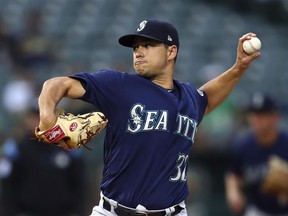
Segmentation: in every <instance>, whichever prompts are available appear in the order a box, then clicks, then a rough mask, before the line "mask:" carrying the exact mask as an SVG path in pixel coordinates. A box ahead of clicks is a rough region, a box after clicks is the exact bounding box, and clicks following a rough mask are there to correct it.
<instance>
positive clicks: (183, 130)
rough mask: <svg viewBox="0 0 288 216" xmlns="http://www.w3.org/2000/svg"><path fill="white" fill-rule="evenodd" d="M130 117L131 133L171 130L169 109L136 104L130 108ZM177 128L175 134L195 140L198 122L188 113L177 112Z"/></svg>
mask: <svg viewBox="0 0 288 216" xmlns="http://www.w3.org/2000/svg"><path fill="white" fill-rule="evenodd" d="M130 117H131V118H130V119H129V120H128V125H127V131H128V132H130V133H139V132H147V131H169V129H168V128H167V122H168V117H169V113H168V111H167V110H145V106H144V105H142V104H135V105H133V106H132V108H131V110H130ZM175 124H177V127H176V128H177V129H176V131H175V132H174V134H177V135H180V136H183V137H185V138H186V139H189V140H192V141H194V137H195V133H196V129H197V122H196V121H195V120H194V119H191V118H189V117H188V116H186V115H182V114H180V113H178V114H177V119H176V122H175Z"/></svg>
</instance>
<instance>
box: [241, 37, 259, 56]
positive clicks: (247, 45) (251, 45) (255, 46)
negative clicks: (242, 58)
mask: <svg viewBox="0 0 288 216" xmlns="http://www.w3.org/2000/svg"><path fill="white" fill-rule="evenodd" d="M260 49H261V41H260V40H259V38H257V37H252V38H251V39H250V40H245V41H244V42H243V50H244V51H245V53H247V54H248V55H251V54H253V53H255V52H258V51H259V50H260Z"/></svg>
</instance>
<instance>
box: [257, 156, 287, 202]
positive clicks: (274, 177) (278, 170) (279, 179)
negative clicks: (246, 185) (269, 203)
mask: <svg viewBox="0 0 288 216" xmlns="http://www.w3.org/2000/svg"><path fill="white" fill-rule="evenodd" d="M262 190H263V191H264V192H266V193H269V194H273V195H275V196H277V197H286V198H288V162H287V161H286V160H284V159H282V158H280V157H278V156H272V157H271V158H270V160H269V165H268V172H267V176H266V178H265V180H264V181H263V183H262Z"/></svg>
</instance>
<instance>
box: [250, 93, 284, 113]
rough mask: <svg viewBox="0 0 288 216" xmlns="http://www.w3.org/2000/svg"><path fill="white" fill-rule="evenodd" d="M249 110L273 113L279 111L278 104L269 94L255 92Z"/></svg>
mask: <svg viewBox="0 0 288 216" xmlns="http://www.w3.org/2000/svg"><path fill="white" fill-rule="evenodd" d="M248 111H249V112H259V113H260V112H261V113H271V112H278V111H279V107H278V104H276V102H275V101H274V100H273V99H272V98H271V97H270V96H268V95H265V94H262V93H255V94H254V95H253V96H252V98H251V102H250V105H249V107H248Z"/></svg>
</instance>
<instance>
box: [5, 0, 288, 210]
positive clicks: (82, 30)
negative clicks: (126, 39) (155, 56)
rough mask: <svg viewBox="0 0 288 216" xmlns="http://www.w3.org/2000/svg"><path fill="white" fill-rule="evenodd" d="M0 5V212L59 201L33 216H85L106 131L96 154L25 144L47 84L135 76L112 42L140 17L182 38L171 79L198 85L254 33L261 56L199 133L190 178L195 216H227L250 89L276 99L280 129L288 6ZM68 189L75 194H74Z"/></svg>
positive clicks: (61, 1)
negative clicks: (109, 73)
mask: <svg viewBox="0 0 288 216" xmlns="http://www.w3.org/2000/svg"><path fill="white" fill-rule="evenodd" d="M0 5H1V7H0V75H1V78H0V93H1V95H0V96H1V98H0V99H1V105H0V144H1V146H0V180H1V185H0V193H1V197H2V201H1V203H0V209H4V210H3V212H5V213H2V214H1V215H3V216H14V215H17V214H18V213H15V211H16V209H18V208H19V209H21V208H24V207H23V206H29V205H30V206H32V207H31V208H33V206H41V205H42V204H43V203H47V200H50V201H53V198H55V199H56V197H57V199H56V200H57V203H60V202H62V201H63V200H66V203H65V201H63V203H61V205H60V206H56V204H55V206H53V205H52V206H49V208H50V209H58V210H59V212H58V213H56V212H50V213H48V212H47V211H48V210H45V211H46V213H47V214H44V213H38V214H35V215H37V216H44V215H50V216H56V215H57V216H58V215H59V216H65V215H67V216H68V215H88V214H90V212H91V210H92V207H93V206H94V205H96V204H97V203H98V201H99V181H100V178H101V171H102V141H103V134H101V135H100V136H98V137H97V138H96V139H95V141H94V142H93V143H91V144H90V147H91V148H92V149H93V151H88V150H86V149H80V150H76V151H72V152H69V153H67V152H65V151H62V150H61V149H60V148H59V149H58V148H56V147H54V146H48V147H46V145H45V147H43V148H41V147H40V148H39V145H41V144H40V143H37V144H36V143H35V140H33V139H31V138H33V131H34V127H35V126H36V125H37V123H36V122H37V121H38V119H37V115H36V116H35V115H33V113H34V114H35V113H37V97H38V95H39V93H40V91H41V86H42V84H43V82H44V81H45V80H46V79H48V78H51V77H53V76H65V75H69V74H72V73H74V72H80V71H88V72H89V71H97V70H100V69H102V68H115V69H118V70H123V71H132V70H133V68H132V64H131V61H132V53H131V50H130V49H125V48H123V47H121V46H120V45H118V38H119V37H120V36H122V35H123V34H126V33H127V32H131V31H134V29H135V28H136V26H137V25H138V23H140V22H141V21H142V20H144V19H151V18H152V19H164V20H167V21H169V22H171V23H172V24H174V25H175V27H176V28H177V29H178V31H179V35H180V53H179V57H178V60H177V64H176V74H175V75H176V78H177V79H179V80H180V81H185V82H186V81H187V82H191V83H193V84H194V85H195V86H196V87H200V86H201V85H202V84H203V83H204V82H206V81H208V80H210V79H212V78H214V77H215V76H217V75H219V74H220V73H222V72H223V71H225V70H226V69H228V68H229V67H230V66H232V65H233V64H234V62H235V58H236V47H237V43H238V38H240V37H241V36H242V35H243V34H245V33H247V32H254V33H256V34H257V36H258V37H259V38H260V40H261V41H262V51H261V52H262V56H261V58H260V59H258V60H257V61H256V62H254V64H253V65H252V66H251V67H250V69H249V70H248V71H247V73H246V74H245V75H244V77H243V78H242V80H241V81H240V83H239V84H238V85H237V87H236V89H235V90H234V92H233V93H232V94H231V95H230V97H229V98H228V99H227V100H226V101H225V102H224V103H223V104H222V105H221V106H220V107H219V108H218V109H217V110H215V111H214V112H213V113H211V114H209V115H208V116H207V117H206V118H204V120H203V121H202V123H201V125H200V127H199V129H198V135H197V136H198V137H197V139H196V142H195V144H194V146H193V149H192V152H191V156H190V169H189V173H188V175H189V177H188V179H189V187H190V196H189V199H188V200H187V204H188V210H189V212H193V215H194V216H208V215H230V213H229V210H228V208H227V204H226V200H225V190H224V180H223V177H224V174H225V167H226V166H227V158H228V155H229V151H228V148H229V145H230V144H231V140H232V139H233V138H234V137H235V136H236V134H238V133H240V132H241V131H243V130H245V129H246V122H245V118H244V117H243V112H242V111H243V108H244V107H245V106H246V105H247V103H248V99H249V96H250V95H251V93H253V92H255V91H262V92H269V93H270V94H271V95H272V96H274V97H275V98H277V99H278V100H280V102H281V104H282V108H283V123H282V126H283V127H284V128H286V127H287V121H286V119H287V109H286V107H287V106H288V100H287V98H286V96H287V93H288V90H287V81H288V73H287V68H288V61H287V57H288V41H287V38H288V28H287V25H288V1H287V0H241V1H240V0H202V1H201V0H165V1H164V0H0ZM60 106H62V107H64V108H65V109H66V111H68V112H73V113H75V114H77V113H82V112H87V111H92V110H94V108H93V107H91V106H89V105H88V104H84V103H82V102H81V103H79V101H65V100H64V101H62V102H61V104H60ZM115 111H116V110H115ZM33 143H34V144H33ZM41 146H43V145H41ZM56 149H57V150H56ZM35 155H37V157H36V156H35ZM27 158H28V159H27ZM26 163H27V164H26ZM35 164H37V165H38V166H37V167H35ZM24 165H25V166H24ZM59 170H60V173H61V174H59ZM61 170H62V171H61ZM63 173H65V174H63ZM44 174H45V175H44ZM42 177H43V178H42ZM41 179H42V180H41ZM43 179H45V180H43ZM59 182H60V183H59ZM68 183H69V184H70V183H71V188H74V189H75V190H78V191H73V193H72V192H71V191H72V189H69V187H68V186H67V184H68ZM55 184H58V185H59V187H55V186H53V185H55ZM61 184H62V185H63V186H61ZM15 185H17V188H16V187H15ZM28 185H30V186H28ZM31 185H32V186H31ZM64 185H66V187H65V186H64ZM63 187H65V189H63ZM45 188H46V189H45ZM62 191H63V192H62ZM30 192H31V193H30ZM37 192H38V193H39V194H42V195H38V194H37ZM70 192H71V194H70ZM74 192H75V193H74ZM48 193H49V196H48V195H47V194H48ZM63 193H66V195H65V196H61V195H62V194H63ZM55 194H56V195H55ZM33 196H34V199H33V198H31V197H33ZM39 196H40V197H39ZM58 198H59V201H58ZM29 199H30V200H32V201H31V202H30V203H28V201H27V200H29ZM19 200H20V201H19ZM21 200H22V201H21ZM23 200H25V202H27V203H25V202H24V201H23ZM40 200H42V203H41V201H40ZM61 200H62V201H61ZM38 202H39V203H38ZM55 202H56V201H55ZM75 206H77V208H74V207H75ZM4 207H5V208H4ZM46 207H47V205H46ZM64 207H65V208H64ZM44 208H45V207H43V208H42V209H44ZM63 209H64V210H63ZM65 209H70V210H71V212H65ZM19 211H22V210H19ZM31 211H32V210H31ZM33 211H34V210H33ZM35 211H37V210H35ZM39 212H40V211H39ZM18 215H19V214H18ZM33 215H34V214H33Z"/></svg>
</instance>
